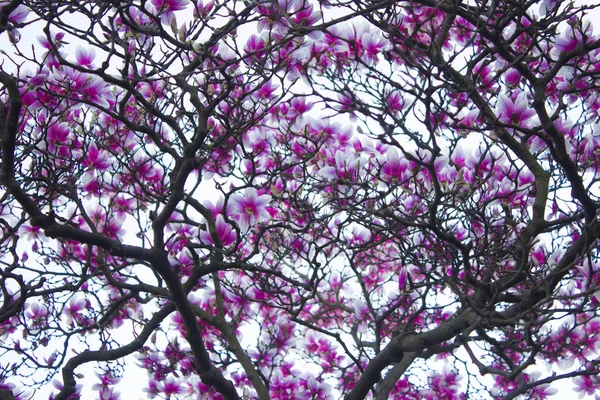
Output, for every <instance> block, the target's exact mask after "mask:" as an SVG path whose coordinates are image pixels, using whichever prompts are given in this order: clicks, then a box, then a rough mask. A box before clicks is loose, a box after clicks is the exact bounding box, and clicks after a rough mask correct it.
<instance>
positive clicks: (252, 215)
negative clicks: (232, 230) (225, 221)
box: [227, 188, 271, 232]
mask: <svg viewBox="0 0 600 400" xmlns="http://www.w3.org/2000/svg"><path fill="white" fill-rule="evenodd" d="M270 201H271V196H269V195H267V194H263V195H260V196H259V195H258V191H257V190H256V189H254V188H248V189H246V191H245V193H244V194H243V195H241V194H237V193H236V194H234V195H233V196H231V198H230V202H229V207H227V213H228V214H229V215H230V216H231V217H232V218H233V219H234V220H235V221H236V222H237V223H238V225H239V227H240V229H241V230H242V232H246V231H248V230H249V229H250V228H252V227H253V226H254V225H256V224H257V223H260V222H263V221H266V220H267V219H269V217H270V214H269V212H268V211H267V208H266V206H267V204H269V202H270Z"/></svg>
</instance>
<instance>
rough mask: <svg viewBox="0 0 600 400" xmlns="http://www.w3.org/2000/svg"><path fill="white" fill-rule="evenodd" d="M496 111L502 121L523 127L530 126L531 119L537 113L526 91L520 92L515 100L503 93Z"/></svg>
mask: <svg viewBox="0 0 600 400" xmlns="http://www.w3.org/2000/svg"><path fill="white" fill-rule="evenodd" d="M496 111H497V115H498V119H499V120H500V122H502V123H505V124H509V125H515V126H522V127H528V126H529V121H530V120H531V118H532V117H533V116H534V115H535V111H534V110H533V109H532V108H531V106H530V105H529V101H528V100H527V95H526V94H525V93H524V92H520V93H519V94H518V96H517V97H516V98H515V99H514V100H513V99H511V98H509V97H507V96H506V95H504V94H501V95H500V96H499V97H498V105H497V107H496Z"/></svg>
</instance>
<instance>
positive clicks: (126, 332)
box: [0, 2, 600, 400]
mask: <svg viewBox="0 0 600 400" xmlns="http://www.w3.org/2000/svg"><path fill="white" fill-rule="evenodd" d="M581 3H585V2H581ZM182 15H185V14H184V13H181V12H179V13H178V16H179V20H180V21H182V20H183V18H182ZM188 15H189V14H188ZM329 16H330V17H332V16H331V15H329ZM335 17H337V15H336V16H335ZM589 19H590V21H600V12H596V13H595V14H592V15H590V16H589ZM73 23H74V24H76V23H77V18H76V17H74V18H73ZM41 27H42V25H41V24H35V25H32V26H29V27H27V28H25V29H21V30H20V32H21V40H20V42H19V48H20V49H21V50H22V51H25V50H26V49H32V48H36V53H37V55H38V56H39V55H40V54H41V53H42V52H43V50H41V47H40V46H39V43H38V39H37V38H38V37H39V36H43V32H42V29H41ZM595 31H596V32H597V31H598V28H597V27H596V28H595ZM253 33H257V32H256V27H255V26H245V27H243V28H241V29H240V30H238V38H239V39H238V40H240V41H241V42H245V40H246V38H248V37H249V36H250V35H251V34H253ZM67 41H69V40H67ZM77 45H78V44H77V43H74V42H72V43H69V44H68V45H67V46H66V47H65V53H66V54H70V57H71V59H74V54H75V49H76V48H77ZM12 48H13V46H12V44H11V43H10V42H9V41H8V36H7V34H2V35H0V49H2V50H3V51H4V52H6V53H8V54H10V52H11V49H12ZM96 51H97V52H98V53H99V51H98V49H96ZM3 58H4V56H3V55H0V60H2V59H3ZM99 59H100V60H101V59H102V55H101V54H97V56H96V60H99ZM3 68H4V69H5V71H7V72H10V71H11V64H10V63H7V62H5V63H4V65H3ZM34 68H35V67H34ZM34 68H32V71H33V70H34ZM340 118H341V122H342V124H344V125H347V124H348V123H349V120H348V119H347V117H346V116H342V117H340ZM205 186H206V191H204V190H202V192H203V193H206V192H208V193H211V190H213V184H212V182H208V183H207V185H205ZM199 200H201V201H202V200H204V199H199ZM132 234H134V233H132ZM132 239H133V240H132V242H134V241H136V239H135V238H132ZM170 321H171V318H170V317H169V318H167V319H166V320H165V322H164V323H163V328H166V327H167V324H169V323H170ZM114 333H115V334H116V335H118V336H119V337H120V338H121V341H122V342H127V341H129V340H131V339H132V338H133V336H132V331H131V329H128V328H127V324H125V325H124V326H123V327H121V328H120V329H118V330H116V331H114ZM247 336H250V337H251V336H252V335H247ZM3 361H5V360H3ZM135 362H136V361H135V357H133V356H130V357H128V358H127V363H128V366H129V368H127V369H126V372H125V374H124V376H123V379H122V381H121V383H120V384H119V385H117V386H116V390H117V391H118V392H120V393H121V398H122V399H127V400H137V399H140V400H141V399H147V398H148V397H147V395H146V394H145V393H144V392H143V389H144V388H145V387H146V383H147V382H148V376H147V374H146V371H145V370H142V369H140V368H138V367H137V366H135ZM540 369H541V371H542V372H543V376H546V375H548V371H546V370H545V368H540ZM95 370H96V368H95V365H94V364H92V363H90V364H87V365H85V366H83V367H80V368H78V369H77V370H76V372H77V373H79V374H82V375H84V377H85V378H84V379H82V380H81V382H82V383H84V385H85V386H84V391H83V393H82V394H83V398H84V399H92V398H97V392H94V391H92V390H91V387H92V385H93V384H94V383H96V382H97V378H96V376H95V373H94V371H95ZM56 378H59V379H60V375H57V377H56ZM552 387H553V388H557V389H559V393H558V394H557V395H556V397H560V396H567V395H569V397H571V396H572V395H573V391H572V387H573V384H572V383H571V382H569V381H563V382H558V383H555V384H553V385H552ZM52 391H55V390H52V388H51V387H50V386H48V387H47V388H46V389H45V390H40V391H38V392H37V393H35V395H34V397H33V398H35V399H47V398H48V396H49V394H50V393H51V392H52ZM178 398H184V396H178Z"/></svg>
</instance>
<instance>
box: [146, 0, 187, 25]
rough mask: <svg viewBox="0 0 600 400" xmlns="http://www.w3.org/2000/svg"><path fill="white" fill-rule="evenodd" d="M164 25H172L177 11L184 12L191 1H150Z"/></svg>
mask: <svg viewBox="0 0 600 400" xmlns="http://www.w3.org/2000/svg"><path fill="white" fill-rule="evenodd" d="M150 3H151V4H152V5H153V6H154V9H155V10H156V12H157V13H158V14H159V15H160V20H161V22H162V23H163V24H166V25H170V24H171V21H172V20H173V18H175V11H182V10H185V8H186V7H187V6H188V5H189V4H190V0H150Z"/></svg>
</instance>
